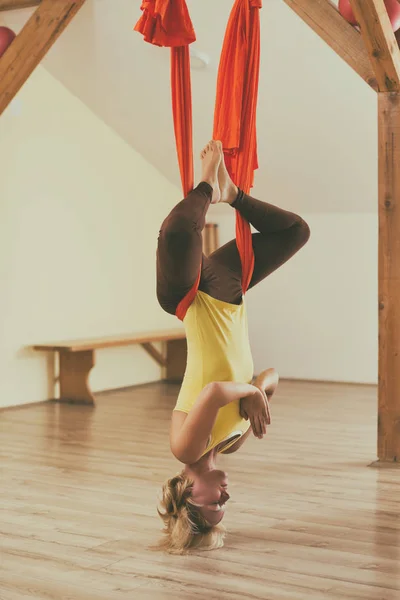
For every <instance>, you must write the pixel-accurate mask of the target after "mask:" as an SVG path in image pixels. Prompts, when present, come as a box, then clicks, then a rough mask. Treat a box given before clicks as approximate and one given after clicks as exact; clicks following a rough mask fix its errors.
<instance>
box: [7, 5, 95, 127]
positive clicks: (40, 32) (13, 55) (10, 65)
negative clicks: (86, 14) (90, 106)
mask: <svg viewBox="0 0 400 600" xmlns="http://www.w3.org/2000/svg"><path fill="white" fill-rule="evenodd" d="M84 3H85V0H42V2H41V3H40V4H39V6H38V8H37V9H36V11H35V12H34V13H33V15H32V16H31V18H30V19H29V20H28V22H27V23H26V25H25V27H24V28H23V29H22V31H21V32H20V33H19V34H18V35H17V37H16V38H15V40H14V41H13V43H12V44H11V45H10V46H9V48H8V49H7V50H6V52H5V53H4V54H3V56H2V57H1V59H0V115H1V114H2V112H3V111H4V110H5V108H6V107H7V106H8V104H9V103H10V102H11V100H12V99H13V98H14V96H15V95H16V93H17V92H18V91H19V90H20V88H21V87H22V86H23V84H24V83H25V82H26V80H27V79H28V77H29V76H30V75H31V73H32V72H33V71H34V69H35V68H36V67H37V65H38V64H39V63H40V61H41V60H42V59H43V57H44V56H45V55H46V54H47V52H48V50H49V49H50V48H51V46H52V45H53V44H54V42H55V41H56V40H57V39H58V38H59V36H60V35H61V33H62V32H63V31H64V29H65V28H66V27H67V25H68V24H69V22H70V21H71V20H72V18H73V17H74V16H75V15H76V13H77V12H78V10H79V9H80V8H81V7H82V6H83V4H84Z"/></svg>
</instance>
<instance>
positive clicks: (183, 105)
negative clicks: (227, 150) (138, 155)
mask: <svg viewBox="0 0 400 600" xmlns="http://www.w3.org/2000/svg"><path fill="white" fill-rule="evenodd" d="M171 83H172V110H173V115H174V128H175V140H176V150H177V153H178V162H179V169H180V173H181V181H182V189H183V194H184V196H187V195H188V194H189V192H191V191H192V189H193V185H194V170H193V117H192V87H191V76H190V55H189V46H181V47H180V48H171ZM200 276H201V269H199V274H198V276H197V279H196V282H195V283H194V285H193V287H192V289H191V290H190V291H189V292H188V293H187V294H186V296H185V297H184V298H183V299H182V300H181V302H180V303H179V304H178V307H177V309H176V313H175V314H176V316H177V317H178V319H180V320H181V321H183V319H184V318H185V315H186V313H187V311H188V308H189V306H190V305H191V304H192V302H193V300H194V299H195V296H196V294H197V290H198V289H199V284H200Z"/></svg>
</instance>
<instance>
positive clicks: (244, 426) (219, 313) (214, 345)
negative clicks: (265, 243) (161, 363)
mask: <svg viewBox="0 0 400 600" xmlns="http://www.w3.org/2000/svg"><path fill="white" fill-rule="evenodd" d="M184 325H185V330H186V336H187V343H188V361H187V367H186V372H185V377H184V379H183V383H182V387H181V390H180V393H179V396H178V401H177V403H176V406H175V410H179V411H182V412H185V413H189V412H190V410H191V408H192V406H193V404H194V403H195V401H196V398H197V396H198V395H199V394H200V392H201V390H202V389H203V388H204V386H205V385H207V384H208V383H211V382H212V381H237V382H241V383H250V382H251V380H252V377H253V358H252V355H251V350H250V342H249V334H248V324H247V312H246V307H245V303H244V300H243V302H242V304H240V305H238V306H237V305H235V304H230V303H228V302H223V301H222V300H216V299H215V298H212V297H211V296H209V295H208V294H205V293H204V292H201V291H198V292H197V295H196V297H195V299H194V301H193V303H192V304H191V306H190V308H189V310H188V311H187V313H186V316H185V319H184ZM249 427H250V424H249V422H248V421H246V420H244V419H242V417H241V416H240V413H239V401H237V402H231V403H230V404H228V405H227V406H224V407H223V408H221V409H220V410H219V412H218V415H217V419H216V421H215V424H214V427H213V430H212V432H211V437H210V440H209V443H208V445H207V448H206V449H205V451H204V452H203V454H202V456H204V454H206V453H207V452H209V451H210V450H211V449H212V448H215V447H216V446H217V445H218V444H221V442H225V441H226V445H225V444H223V445H222V446H221V448H220V449H219V450H220V451H221V450H222V449H223V450H224V451H225V450H227V449H228V448H229V447H230V446H231V445H232V444H234V443H235V441H236V439H238V437H241V436H242V435H243V434H244V433H246V431H247V430H248V429H249Z"/></svg>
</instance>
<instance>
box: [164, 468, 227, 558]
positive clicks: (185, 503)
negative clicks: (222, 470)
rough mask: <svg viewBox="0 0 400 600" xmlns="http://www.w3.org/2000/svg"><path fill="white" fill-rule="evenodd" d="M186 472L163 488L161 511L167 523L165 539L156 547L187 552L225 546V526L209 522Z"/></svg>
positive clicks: (172, 479) (171, 551) (170, 551)
mask: <svg viewBox="0 0 400 600" xmlns="http://www.w3.org/2000/svg"><path fill="white" fill-rule="evenodd" d="M193 483H194V482H193V481H192V480H190V479H189V478H188V477H187V476H186V475H185V473H184V472H182V473H178V475H175V477H172V478H171V479H168V481H166V482H165V483H164V485H163V488H162V499H161V501H160V508H161V509H162V510H161V511H160V509H157V512H158V514H159V515H160V517H161V519H162V520H163V522H164V525H165V527H164V529H163V534H164V537H163V539H161V540H160V542H159V543H158V544H157V546H156V547H154V549H159V550H165V551H166V552H169V553H170V554H187V553H188V552H189V550H190V549H196V550H200V549H201V550H215V549H217V548H222V546H223V545H224V537H225V533H226V530H225V527H224V526H223V525H221V524H218V525H210V523H208V522H207V521H206V519H205V518H204V517H203V515H202V514H201V513H200V511H199V510H198V507H197V506H196V504H195V503H194V502H193V501H192V499H191V497H190V494H191V490H192V486H193Z"/></svg>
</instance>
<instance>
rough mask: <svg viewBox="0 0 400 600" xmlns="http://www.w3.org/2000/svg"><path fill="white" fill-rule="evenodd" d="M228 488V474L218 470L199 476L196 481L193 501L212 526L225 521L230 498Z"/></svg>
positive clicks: (192, 495) (193, 489)
mask: <svg viewBox="0 0 400 600" xmlns="http://www.w3.org/2000/svg"><path fill="white" fill-rule="evenodd" d="M227 488H228V476H227V474H226V473H225V472H224V471H218V470H217V469H215V470H213V471H208V472H207V473H204V474H202V475H198V476H197V477H196V478H195V480H194V484H193V488H192V494H191V497H192V500H193V502H194V503H195V504H196V505H198V508H199V511H200V512H201V514H202V515H203V517H204V518H205V519H206V521H208V523H210V525H217V524H218V523H219V522H220V521H222V519H223V516H224V514H225V503H226V502H227V501H228V500H229V498H230V496H229V494H228V492H227Z"/></svg>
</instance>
